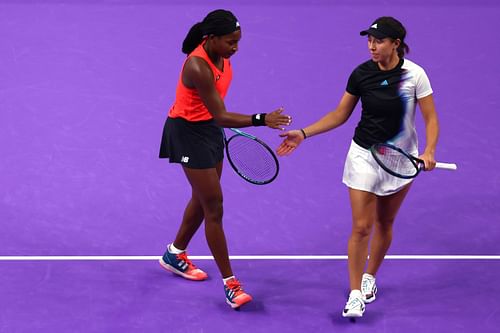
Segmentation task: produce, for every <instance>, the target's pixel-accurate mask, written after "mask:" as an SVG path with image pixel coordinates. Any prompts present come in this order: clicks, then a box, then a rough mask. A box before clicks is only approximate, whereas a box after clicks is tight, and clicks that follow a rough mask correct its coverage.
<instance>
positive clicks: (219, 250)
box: [184, 162, 233, 278]
mask: <svg viewBox="0 0 500 333" xmlns="http://www.w3.org/2000/svg"><path fill="white" fill-rule="evenodd" d="M217 170H222V162H220V163H219V164H218V165H217V166H216V168H212V169H188V168H184V172H185V173H186V176H187V178H188V180H189V182H190V184H191V187H192V189H193V193H194V196H196V198H197V199H198V201H199V203H200V205H201V207H202V208H203V216H204V217H205V236H206V239H207V243H208V246H209V247H210V250H211V251H212V255H213V256H214V259H215V262H216V263H217V266H218V267H219V270H220V272H221V274H222V277H224V278H226V277H229V276H231V275H233V271H232V269H231V264H230V263H229V255H228V250H227V244H226V237H225V235H224V230H223V228H222V215H223V206H222V189H221V186H220V179H219V178H220V172H217ZM198 218H199V215H198Z"/></svg>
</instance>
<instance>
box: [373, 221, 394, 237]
mask: <svg viewBox="0 0 500 333" xmlns="http://www.w3.org/2000/svg"><path fill="white" fill-rule="evenodd" d="M393 223H394V219H387V220H378V221H377V222H376V224H375V225H376V228H377V229H378V230H379V231H380V232H382V233H385V234H390V233H392V225H393Z"/></svg>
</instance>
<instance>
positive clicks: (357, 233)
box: [352, 221, 372, 239]
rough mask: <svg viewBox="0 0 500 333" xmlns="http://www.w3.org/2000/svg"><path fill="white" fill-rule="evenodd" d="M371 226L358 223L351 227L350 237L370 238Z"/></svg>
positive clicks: (365, 223)
mask: <svg viewBox="0 0 500 333" xmlns="http://www.w3.org/2000/svg"><path fill="white" fill-rule="evenodd" d="M371 231H372V224H371V223H368V222H367V221H363V222H361V221H358V222H356V223H355V224H354V225H353V227H352V236H353V237H354V238H357V239H363V238H366V237H369V236H370V233H371Z"/></svg>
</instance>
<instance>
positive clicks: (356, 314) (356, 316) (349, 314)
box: [342, 311, 363, 318]
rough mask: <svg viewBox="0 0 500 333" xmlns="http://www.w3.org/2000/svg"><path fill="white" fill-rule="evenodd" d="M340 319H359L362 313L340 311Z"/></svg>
mask: <svg viewBox="0 0 500 333" xmlns="http://www.w3.org/2000/svg"><path fill="white" fill-rule="evenodd" d="M342 317H344V318H361V317H363V313H345V312H343V311H342Z"/></svg>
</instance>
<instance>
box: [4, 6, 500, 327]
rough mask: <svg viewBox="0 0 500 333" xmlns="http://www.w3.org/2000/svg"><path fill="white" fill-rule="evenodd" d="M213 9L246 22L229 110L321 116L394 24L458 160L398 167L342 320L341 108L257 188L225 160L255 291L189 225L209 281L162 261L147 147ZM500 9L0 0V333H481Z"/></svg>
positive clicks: (170, 203)
mask: <svg viewBox="0 0 500 333" xmlns="http://www.w3.org/2000/svg"><path fill="white" fill-rule="evenodd" d="M217 8H226V9H230V10H231V11H233V12H234V13H235V15H236V16H237V17H238V19H239V21H240V23H241V26H242V29H243V30H242V32H243V38H242V40H241V43H240V49H239V52H238V53H237V54H236V55H235V56H234V57H233V58H232V59H231V61H232V64H233V69H234V79H233V84H232V86H231V89H230V91H229V95H228V97H227V99H226V104H227V106H228V109H229V110H232V111H237V112H241V113H248V114H250V113H256V112H268V111H272V110H274V109H276V108H278V107H280V106H284V107H285V109H286V112H287V113H288V114H290V115H292V116H293V118H294V123H293V124H292V126H291V127H292V128H300V127H303V126H306V125H308V124H309V123H311V122H312V121H314V120H317V119H318V118H320V117H321V116H322V115H323V114H325V113H326V112H328V111H329V110H331V109H332V108H334V107H335V105H336V103H337V102H338V100H339V98H340V96H341V95H342V93H343V91H344V89H345V85H346V82H347V78H348V76H349V74H350V72H351V71H352V69H353V68H354V67H355V66H357V65H358V64H360V63H361V62H363V61H365V60H367V59H368V56H369V54H368V50H367V46H366V39H365V38H363V37H360V36H359V31H360V30H362V29H365V28H367V27H368V26H369V25H370V23H371V22H372V21H373V20H374V19H375V18H376V17H378V16H383V15H391V16H395V17H397V18H399V19H400V20H401V21H402V22H403V23H404V24H405V25H406V27H407V29H408V38H407V42H408V44H409V45H410V48H411V52H410V54H409V55H408V56H407V57H408V58H409V59H411V60H413V61H414V62H416V63H418V64H420V65H421V66H423V67H424V68H425V69H426V72H427V74H428V76H429V78H430V80H431V83H432V86H433V89H434V98H435V102H436V106H437V111H438V115H439V119H440V122H441V136H440V142H439V145H438V152H437V159H438V160H440V161H444V162H455V163H457V164H458V167H459V168H458V170H457V171H456V172H449V171H442V170H436V171H433V172H430V173H424V174H422V175H421V176H419V178H418V179H416V180H415V183H414V185H413V188H412V190H411V192H410V194H409V196H408V198H407V200H406V201H405V203H404V205H403V207H402V209H401V212H400V214H399V216H398V218H397V221H396V224H395V231H394V232H395V236H394V242H393V245H392V247H391V249H390V251H389V257H388V258H387V260H386V262H385V263H384V265H383V266H382V268H381V270H380V272H379V274H378V275H377V277H378V285H379V294H378V298H377V301H376V302H374V303H373V304H369V305H368V306H367V311H366V313H365V316H364V317H363V318H362V319H359V320H357V321H356V322H350V321H348V320H345V319H344V318H342V317H341V310H342V307H343V305H344V303H345V300H346V295H347V292H348V279H347V261H346V247H347V239H348V236H349V233H350V223H351V217H350V207H349V202H348V197H347V190H346V188H345V186H344V185H343V184H342V183H341V177H342V168H343V163H344V158H345V155H346V152H347V149H348V146H349V143H350V140H351V138H352V134H353V130H354V127H355V126H356V123H357V121H358V120H359V116H360V109H359V106H358V107H357V109H356V110H355V112H354V113H353V115H352V117H351V119H350V120H349V121H348V122H347V123H346V124H345V125H344V126H342V127H340V128H338V129H337V130H335V131H332V132H330V133H328V134H326V135H322V136H317V137H314V138H311V139H310V140H307V141H306V142H304V144H303V145H302V146H301V147H300V148H299V149H298V150H297V151H296V152H295V153H294V154H293V155H292V156H289V157H286V158H281V159H280V163H281V170H280V174H279V177H278V179H277V180H276V181H274V182H273V183H271V184H269V185H266V186H254V185H251V184H249V183H246V182H245V181H244V180H242V179H241V178H239V177H238V176H237V175H236V174H235V173H234V172H232V170H231V169H230V167H229V165H228V164H226V165H225V173H224V176H223V186H224V195H225V197H224V199H225V215H224V225H225V230H226V233H227V237H228V243H229V248H230V253H231V255H232V256H235V260H233V261H232V263H233V268H234V270H235V273H236V275H237V276H238V277H239V278H240V279H241V280H242V281H243V283H244V286H245V289H246V290H247V291H248V292H249V293H251V294H252V295H253V296H254V302H252V303H250V304H248V305H247V306H246V307H244V308H242V309H241V311H233V310H231V309H230V308H229V307H228V306H227V305H226V304H225V302H224V293H223V289H222V281H221V279H220V276H219V273H218V271H217V269H216V266H215V263H214V262H213V260H211V259H210V257H209V256H210V252H209V250H208V247H207V245H206V242H205V239H204V234H203V231H202V230H200V232H199V234H197V235H196V236H195V238H194V239H193V241H192V244H191V245H190V248H189V250H190V254H191V255H193V256H195V258H198V259H199V260H196V263H197V264H198V265H199V266H201V267H202V268H204V269H205V270H206V271H207V272H208V273H209V275H210V279H209V280H208V281H205V282H190V281H186V280H183V279H181V278H178V277H175V276H173V275H172V274H170V273H168V272H166V271H164V270H163V269H161V267H160V266H159V265H158V262H157V259H158V258H159V256H160V255H161V254H162V253H163V252H164V249H165V246H166V244H167V243H168V242H170V241H171V240H172V239H173V237H174V235H175V232H176V230H177V227H178V225H179V223H180V218H181V215H182V212H183V209H184V206H185V203H186V202H187V200H188V198H189V196H190V189H189V186H188V183H187V181H186V180H185V178H184V176H183V173H182V171H181V170H180V167H179V166H178V165H171V164H169V163H168V162H167V161H164V160H159V159H158V158H157V155H158V149H159V141H160V136H161V131H162V127H163V123H164V120H165V117H166V114H167V112H168V109H169V107H170V105H171V103H172V102H173V98H174V94H175V86H176V83H177V80H178V76H179V72H180V68H181V65H182V61H183V59H184V57H185V56H184V55H183V54H182V53H181V52H180V48H181V44H182V40H183V39H184V37H185V35H186V33H187V31H188V30H189V28H190V27H191V25H192V24H194V23H195V22H197V21H200V20H201V19H202V18H203V17H204V16H205V15H206V14H207V13H208V12H209V11H211V10H213V9H217ZM499 17H500V2H498V0H474V1H473V0H441V1H437V0H436V1H431V0H420V1H413V0H412V1H410V0H399V1H395V0H384V1H376V0H373V1H367V0H352V1H348V0H339V1H334V0H331V1H328V0H310V1H307V0H302V1H301V0H290V1H286V0H279V1H273V0H266V1H264V0H248V1H247V0H235V1H202V0H186V1H181V0H175V1H168V0H164V1H162V0H102V1H99V0H0V142H1V144H0V223H1V226H2V232H1V233H0V332H2V333H3V332H8V333H10V332H50V333H55V332H498V331H499V328H498V326H499V325H500V300H499V299H500V298H499V295H500V283H499V282H498V281H499V276H500V172H499V171H498V168H497V167H496V163H497V160H498V158H499V157H500V145H499V141H500V130H499V126H500V94H499V91H500V80H499V78H498V77H499V74H500V61H499V60H498V59H500V46H499V44H498V40H499V37H498V29H497V26H498V18H499ZM417 124H418V129H419V130H420V131H419V135H420V138H421V148H422V145H423V143H424V142H425V136H424V130H423V122H422V118H421V116H420V114H419V113H418V116H417ZM248 131H249V132H251V133H253V134H255V135H257V136H259V137H261V138H262V139H264V140H265V141H267V142H268V143H269V144H270V145H271V146H273V147H277V145H279V143H280V138H279V137H278V132H276V131H274V130H270V129H266V128H249V129H248Z"/></svg>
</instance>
